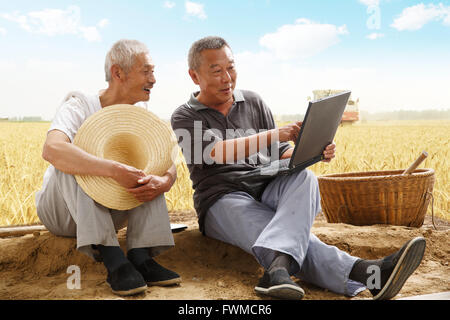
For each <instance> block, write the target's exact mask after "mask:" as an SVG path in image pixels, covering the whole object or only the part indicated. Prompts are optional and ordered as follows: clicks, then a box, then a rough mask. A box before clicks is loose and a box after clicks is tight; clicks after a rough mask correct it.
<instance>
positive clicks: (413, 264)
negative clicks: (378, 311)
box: [369, 237, 426, 300]
mask: <svg viewBox="0 0 450 320" xmlns="http://www.w3.org/2000/svg"><path fill="white" fill-rule="evenodd" d="M425 245H426V243H425V239H424V238H422V237H417V238H414V239H412V240H410V241H408V242H407V243H406V244H405V245H404V246H403V247H402V248H401V249H400V250H399V251H397V252H396V253H393V254H391V255H390V256H387V257H385V258H383V260H382V263H381V268H380V277H381V279H380V288H381V289H376V288H375V289H369V291H370V293H372V295H373V299H374V300H387V299H391V298H393V297H395V296H396V295H397V293H398V292H399V291H400V289H401V288H402V287H403V285H404V284H405V282H406V280H407V279H408V278H409V276H410V275H411V274H412V273H413V272H414V270H416V268H417V267H418V266H419V265H420V262H421V261H422V258H423V254H424V252H425Z"/></svg>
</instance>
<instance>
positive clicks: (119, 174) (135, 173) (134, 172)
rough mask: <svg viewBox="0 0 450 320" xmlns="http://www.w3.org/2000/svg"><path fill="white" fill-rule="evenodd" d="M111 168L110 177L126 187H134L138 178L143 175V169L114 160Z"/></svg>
mask: <svg viewBox="0 0 450 320" xmlns="http://www.w3.org/2000/svg"><path fill="white" fill-rule="evenodd" d="M113 168H114V169H113V174H112V175H111V178H113V179H114V180H116V181H117V183H119V184H120V185H121V186H122V187H124V188H126V189H128V188H134V187H136V186H137V185H138V180H139V179H141V178H144V177H145V172H144V171H142V170H139V169H136V168H135V167H132V166H129V165H126V164H123V163H119V162H114V164H113Z"/></svg>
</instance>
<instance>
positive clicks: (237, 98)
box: [187, 89, 245, 111]
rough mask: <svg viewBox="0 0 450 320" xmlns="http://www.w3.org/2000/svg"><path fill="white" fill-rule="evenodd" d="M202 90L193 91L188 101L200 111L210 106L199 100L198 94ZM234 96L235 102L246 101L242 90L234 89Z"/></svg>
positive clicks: (193, 107)
mask: <svg viewBox="0 0 450 320" xmlns="http://www.w3.org/2000/svg"><path fill="white" fill-rule="evenodd" d="M199 93H200V92H199V91H197V92H193V93H192V94H191V97H190V98H189V101H188V103H187V104H188V105H189V106H190V107H191V108H192V109H194V110H195V111H199V110H203V109H208V107H207V106H205V105H204V104H202V103H200V102H199V101H198V100H197V98H196V97H197V95H198V94H199ZM233 98H234V102H244V101H245V99H244V95H243V94H242V92H241V91H240V90H236V89H235V90H234V91H233Z"/></svg>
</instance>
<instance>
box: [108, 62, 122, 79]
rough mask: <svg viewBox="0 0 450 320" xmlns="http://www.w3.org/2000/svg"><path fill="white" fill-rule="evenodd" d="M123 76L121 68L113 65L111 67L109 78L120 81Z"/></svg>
mask: <svg viewBox="0 0 450 320" xmlns="http://www.w3.org/2000/svg"><path fill="white" fill-rule="evenodd" d="M123 75H124V72H123V70H122V68H120V67H119V65H117V64H113V65H112V66H111V78H113V79H114V80H119V81H120V80H122V78H123Z"/></svg>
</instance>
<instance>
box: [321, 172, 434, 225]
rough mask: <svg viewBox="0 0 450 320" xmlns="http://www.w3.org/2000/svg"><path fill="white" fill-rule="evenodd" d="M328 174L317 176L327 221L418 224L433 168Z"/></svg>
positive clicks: (432, 183) (429, 187)
mask: <svg viewBox="0 0 450 320" xmlns="http://www.w3.org/2000/svg"><path fill="white" fill-rule="evenodd" d="M402 172H403V170H396V171H373V172H357V173H344V174H330V175H324V176H320V177H318V180H319V188H320V195H321V206H322V210H323V213H324V214H325V217H326V219H327V221H328V222H331V223H339V222H341V223H347V224H353V225H358V226H361V225H372V224H391V225H400V226H409V227H420V226H422V224H423V220H424V218H425V213H426V211H427V208H428V204H429V202H430V198H431V195H432V192H433V185H434V179H435V178H434V170H433V169H416V170H415V171H414V172H413V173H412V174H410V175H401V174H402Z"/></svg>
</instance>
